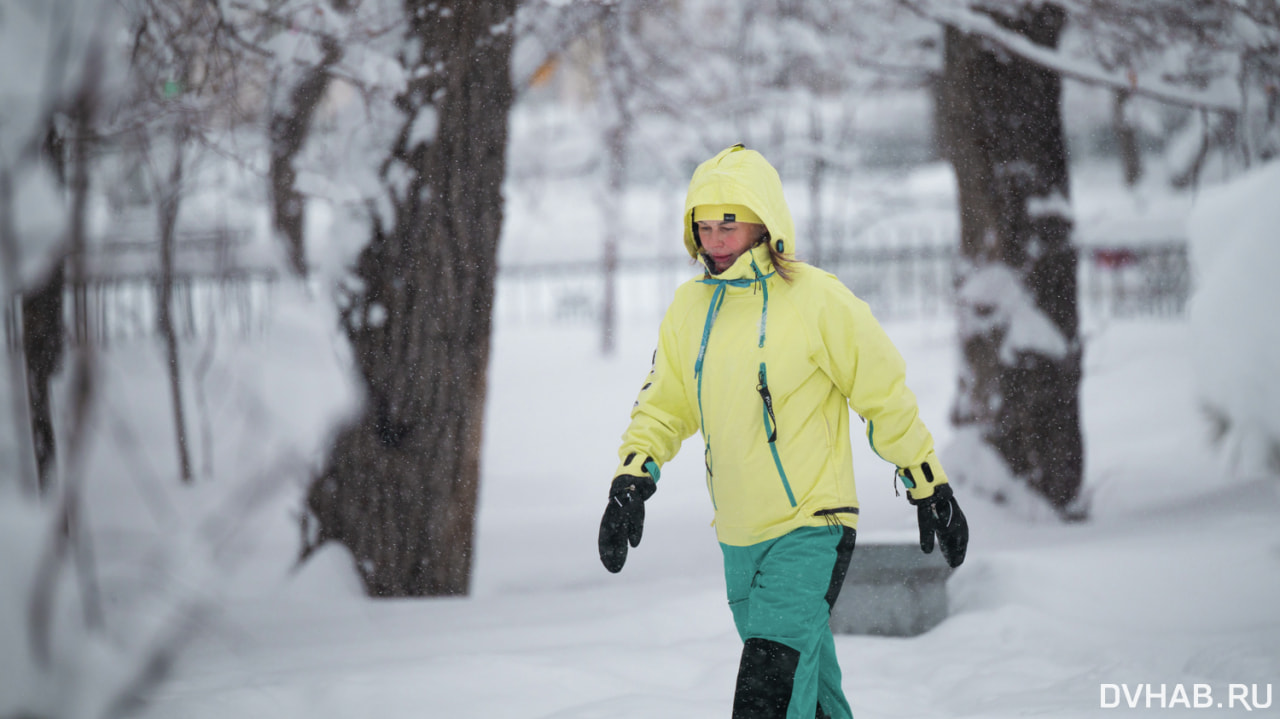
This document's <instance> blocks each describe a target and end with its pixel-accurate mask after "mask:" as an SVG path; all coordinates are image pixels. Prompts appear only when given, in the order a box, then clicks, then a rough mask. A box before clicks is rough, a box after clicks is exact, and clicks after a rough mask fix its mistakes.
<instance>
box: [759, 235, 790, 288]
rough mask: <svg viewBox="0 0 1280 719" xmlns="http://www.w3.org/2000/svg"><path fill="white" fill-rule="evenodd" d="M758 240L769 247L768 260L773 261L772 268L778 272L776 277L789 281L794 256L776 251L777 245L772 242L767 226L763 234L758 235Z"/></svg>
mask: <svg viewBox="0 0 1280 719" xmlns="http://www.w3.org/2000/svg"><path fill="white" fill-rule="evenodd" d="M760 241H761V242H763V243H764V244H765V246H766V247H768V248H769V261H770V262H772V263H773V269H774V271H775V272H777V273H778V277H781V278H782V281H783V282H788V283H789V282H791V273H792V272H793V271H794V270H795V268H794V267H793V266H792V263H794V262H795V261H796V258H794V257H792V256H791V255H787V254H783V253H781V252H779V251H778V248H777V246H776V245H774V244H773V238H772V237H770V236H769V230H768V228H765V231H764V234H763V235H761V236H760Z"/></svg>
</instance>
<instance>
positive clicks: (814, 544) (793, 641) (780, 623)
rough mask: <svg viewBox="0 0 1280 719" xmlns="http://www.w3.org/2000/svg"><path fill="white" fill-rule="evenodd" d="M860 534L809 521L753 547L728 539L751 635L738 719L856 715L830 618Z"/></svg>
mask: <svg viewBox="0 0 1280 719" xmlns="http://www.w3.org/2000/svg"><path fill="white" fill-rule="evenodd" d="M856 535H857V533H856V532H855V531H854V530H853V529H851V528H849V527H843V526H831V527H802V528H800V529H797V530H794V531H792V532H790V533H788V534H785V535H783V536H781V537H778V538H777V539H772V540H769V541H767V542H761V543H760V544H754V545H751V546H749V547H733V546H729V545H726V544H721V545H720V548H721V550H722V551H723V552H724V577H725V586H726V589H727V591H728V595H729V608H730V609H731V610H732V611H733V622H734V624H735V625H737V627H738V635H739V636H741V637H742V641H743V647H742V660H741V664H740V666H739V668H738V684H737V689H736V691H735V693H734V710H733V717H734V719H766V718H767V719H783V718H784V717H785V719H814V717H815V716H816V717H830V719H852V717H853V712H852V710H851V709H850V708H849V702H848V701H847V700H846V699H845V696H844V689H843V688H842V687H841V685H840V665H839V663H838V662H837V661H836V647H835V640H834V638H833V637H832V636H831V626H830V624H829V621H830V617H831V607H832V606H833V605H834V604H835V601H836V597H837V596H838V595H839V593H840V587H841V585H842V584H843V583H844V577H845V573H846V571H848V568H849V560H850V558H851V557H852V555H853V545H854V540H855V537H856Z"/></svg>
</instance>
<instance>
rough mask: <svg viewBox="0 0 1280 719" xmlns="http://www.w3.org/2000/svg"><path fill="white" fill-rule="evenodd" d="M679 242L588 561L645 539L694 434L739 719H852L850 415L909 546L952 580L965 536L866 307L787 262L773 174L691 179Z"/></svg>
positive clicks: (789, 254)
mask: <svg viewBox="0 0 1280 719" xmlns="http://www.w3.org/2000/svg"><path fill="white" fill-rule="evenodd" d="M684 244H685V248H686V249H687V250H688V252H689V254H690V255H692V256H693V257H695V258H697V259H698V260H699V261H700V262H702V264H703V265H704V266H705V268H706V274H705V275H704V276H703V277H702V278H700V279H695V280H691V281H689V282H687V283H685V284H684V285H682V286H681V287H680V288H679V289H678V290H676V295H675V299H674V300H673V301H672V303H671V306H670V307H669V308H668V310H667V313H666V316H665V317H664V319H663V321H662V325H661V329H660V332H659V338H658V348H657V352H656V353H655V354H654V362H653V368H652V370H651V371H650V373H649V376H648V377H647V379H646V380H645V383H644V386H643V387H642V388H641V390H640V396H639V399H638V400H637V402H636V404H635V407H634V408H633V409H632V411H631V424H630V426H628V427H627V430H626V432H625V433H624V434H623V438H622V447H621V449H620V450H619V458H620V459H621V464H620V466H619V467H618V469H617V471H616V472H615V478H614V480H613V485H612V487H611V489H610V492H609V503H608V507H607V509H606V510H605V513H604V518H603V520H602V521H601V523H600V540H599V544H600V559H601V561H602V562H603V563H604V565H605V567H606V568H607V569H608V570H609V571H611V572H618V571H620V570H621V569H622V566H623V563H624V562H625V561H626V558H627V546H628V544H629V545H630V546H632V547H634V546H637V545H638V544H639V542H640V536H641V532H642V530H643V522H644V502H645V500H647V499H648V498H649V497H650V496H651V495H652V494H653V493H654V491H655V490H656V489H657V481H658V477H659V474H660V468H661V467H662V465H663V464H665V463H666V462H667V461H668V460H670V459H671V458H672V457H674V456H675V454H676V452H677V450H679V448H680V445H681V443H682V442H683V441H684V440H685V439H686V438H687V437H689V436H690V435H692V434H693V433H694V432H695V431H698V430H700V431H701V432H702V438H703V441H704V442H705V460H706V470H707V471H706V481H707V490H708V492H709V493H710V495H711V503H712V506H713V508H714V510H715V528H716V535H717V538H718V539H719V542H720V546H721V548H722V550H723V553H724V571H725V583H726V589H727V593H728V597H729V608H730V609H731V610H732V612H733V620H734V623H735V624H736V625H737V628H738V633H739V635H741V637H742V640H743V647H742V657H741V663H740V664H739V668H738V679H737V687H736V690H735V695H734V704H733V716H734V719H755V718H757V717H759V718H763V717H771V718H772V717H777V718H779V719H781V718H782V717H787V718H788V719H810V718H811V717H815V716H816V717H830V718H831V719H849V718H850V717H851V716H852V714H851V712H850V709H849V703H848V701H846V699H845V696H844V691H843V689H842V688H841V684H840V667H839V665H838V663H837V661H836V653H835V642H834V639H833V637H832V635H831V629H830V626H829V624H828V619H829V614H830V611H831V607H832V605H833V604H834V603H835V600H836V596H837V594H838V593H839V591H840V586H841V584H842V583H843V581H844V575H845V571H846V570H847V568H848V566H849V560H850V557H851V555H852V553H853V546H854V538H855V534H856V528H857V525H858V500H857V495H856V492H855V490H854V481H853V456H852V448H851V446H850V440H849V409H848V408H852V409H853V411H854V412H857V413H858V414H859V415H860V416H861V417H862V418H863V419H864V420H865V421H866V428H867V429H866V433H867V439H868V441H869V442H870V443H871V446H872V448H873V449H874V450H875V451H876V453H877V454H878V455H879V456H880V457H882V458H884V459H885V460H887V461H889V462H891V463H893V464H895V465H896V466H897V467H898V470H897V476H898V478H899V479H901V481H902V483H903V484H904V485H905V487H906V489H907V499H908V500H909V501H910V502H911V503H912V504H914V505H915V506H916V511H917V517H918V520H919V524H920V543H921V548H922V549H923V550H924V551H925V552H930V551H932V550H933V543H934V536H935V534H936V535H937V537H938V540H939V544H940V545H941V548H942V552H943V555H944V556H945V557H946V560H947V562H948V563H949V564H950V565H951V566H953V567H955V566H959V564H960V563H961V562H962V561H964V554H965V549H966V545H967V544H968V526H967V524H966V522H965V518H964V515H963V514H962V513H961V512H960V507H959V505H957V503H956V500H955V497H954V496H953V494H952V491H951V487H950V486H949V485H948V484H947V475H946V473H945V472H944V471H943V469H942V464H941V463H940V462H939V461H938V457H937V455H936V454H935V453H934V447H933V438H932V437H931V435H930V434H929V431H928V429H926V428H925V426H924V424H923V423H922V422H921V421H920V417H919V411H918V408H917V406H916V399H915V395H914V394H912V392H911V390H909V389H908V388H907V386H906V384H905V364H904V362H903V360H902V357H901V355H899V353H898V351H897V349H896V348H895V347H894V346H893V343H892V342H890V340H889V338H888V337H887V336H886V335H885V333H884V331H883V330H882V329H881V328H880V325H879V323H877V322H876V320H875V318H874V317H872V315H871V312H870V310H869V309H868V308H867V305H866V303H864V302H863V301H861V300H859V299H858V298H857V297H855V296H854V295H853V294H852V293H851V292H850V291H849V290H848V289H847V288H846V287H845V286H844V285H843V284H841V283H840V281H839V280H837V279H836V278H835V277H834V276H832V275H830V274H827V273H826V272H823V271H821V270H819V269H817V268H815V267H812V266H810V265H807V264H804V263H802V262H798V261H796V260H794V259H793V257H794V252H795V235H794V231H793V225H792V221H791V213H790V211H789V210H788V209H787V204H786V200H785V199H784V198H783V194H782V183H781V181H780V180H779V178H778V173H777V171H775V170H774V168H773V167H772V166H771V165H770V164H769V163H768V161H766V160H765V159H764V157H762V156H761V155H760V154H759V153H757V152H754V151H752V150H747V149H746V148H744V147H743V146H742V145H735V146H733V147H730V148H728V149H726V150H724V151H723V152H721V153H719V154H718V155H716V156H715V157H713V158H711V159H710V160H708V161H707V162H705V163H703V164H702V165H700V166H699V167H698V169H697V170H696V171H695V172H694V174H693V179H692V181H691V182H690V184H689V192H688V196H687V198H686V200H685V210H684Z"/></svg>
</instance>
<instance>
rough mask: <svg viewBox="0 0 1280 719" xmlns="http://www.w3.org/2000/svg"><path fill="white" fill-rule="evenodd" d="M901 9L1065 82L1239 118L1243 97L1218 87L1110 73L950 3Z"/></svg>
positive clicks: (915, 3) (907, 1)
mask: <svg viewBox="0 0 1280 719" xmlns="http://www.w3.org/2000/svg"><path fill="white" fill-rule="evenodd" d="M898 2H900V3H901V4H902V5H904V6H906V7H908V8H910V9H911V10H913V11H915V12H916V13H918V14H919V15H920V16H921V17H925V18H928V19H930V20H932V21H934V22H937V23H939V24H941V25H944V26H949V27H954V28H956V29H957V30H959V31H961V32H964V33H968V34H972V35H980V36H982V37H984V38H986V39H987V40H989V41H991V42H993V43H995V44H996V45H998V46H1000V47H1001V48H1003V49H1005V50H1006V51H1008V52H1010V53H1013V54H1015V55H1017V56H1019V57H1022V58H1024V59H1026V60H1028V61H1030V62H1033V63H1035V64H1037V65H1040V66H1042V67H1045V68H1048V69H1051V70H1054V71H1056V72H1058V73H1059V74H1061V75H1062V76H1063V77H1066V78H1070V79H1073V80H1077V81H1080V82H1084V83H1087V84H1090V85H1098V86H1102V87H1110V88H1115V89H1118V90H1125V91H1127V92H1129V93H1131V94H1133V95H1139V96H1143V97H1148V98H1151V99H1153V100H1158V101H1160V102H1164V103H1168V104H1171V105H1179V106H1183V107H1189V108H1193V109H1203V110H1212V111H1215V112H1222V113H1228V114H1235V113H1237V112H1239V108H1240V102H1241V96H1240V93H1239V90H1238V88H1235V87H1233V86H1232V85H1230V84H1226V83H1219V84H1218V85H1217V86H1216V87H1214V88H1213V89H1211V90H1206V91H1197V90H1192V89H1187V88H1184V87H1179V86H1177V85H1173V84H1170V83H1168V82H1165V81H1163V80H1161V79H1158V78H1154V77H1150V76H1145V75H1142V74H1139V73H1136V72H1135V73H1131V72H1128V71H1118V70H1108V69H1105V68H1103V67H1101V66H1100V65H1099V64H1098V63H1095V62H1090V61H1088V60H1084V59H1081V58H1075V57H1071V56H1070V55H1068V54H1067V53H1065V52H1063V51H1062V50H1059V49H1055V48H1049V47H1044V46H1042V45H1038V44H1036V43H1034V42H1032V41H1031V40H1030V39H1028V38H1027V37H1026V36H1024V35H1021V34H1019V33H1017V32H1014V31H1013V30H1010V29H1008V28H1005V27H1003V26H1001V25H1000V24H999V23H997V22H996V21H995V20H993V19H992V18H991V16H990V15H987V14H986V13H983V12H981V11H978V10H974V9H970V8H967V7H964V6H956V5H955V4H954V3H951V2H939V1H938V0H898Z"/></svg>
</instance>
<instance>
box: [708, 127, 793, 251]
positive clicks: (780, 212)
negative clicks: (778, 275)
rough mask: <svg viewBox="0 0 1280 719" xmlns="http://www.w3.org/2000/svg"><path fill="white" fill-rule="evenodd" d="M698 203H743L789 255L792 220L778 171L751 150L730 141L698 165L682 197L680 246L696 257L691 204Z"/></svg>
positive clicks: (775, 245) (774, 243) (778, 247)
mask: <svg viewBox="0 0 1280 719" xmlns="http://www.w3.org/2000/svg"><path fill="white" fill-rule="evenodd" d="M698 205H746V206H747V207H749V208H751V210H752V211H753V212H755V213H756V214H757V215H759V216H760V219H761V220H764V224H765V227H767V228H769V236H770V237H772V238H773V245H774V247H775V249H777V250H778V251H779V252H781V253H784V254H789V255H793V254H794V253H795V251H796V248H795V224H794V223H793V222H792V221H791V210H789V209H788V208H787V200H786V198H784V197H783V196H782V180H781V179H779V178H778V171H777V170H775V169H773V165H770V164H769V161H768V160H766V159H764V156H763V155H761V154H760V153H758V152H756V151H755V150H748V149H747V148H746V147H743V146H742V145H734V146H733V147H729V148H726V149H724V150H721V151H720V154H718V155H716V156H715V157H713V158H711V159H710V160H707V161H706V162H704V163H702V164H701V165H698V169H697V170H694V173H693V179H692V180H690V181H689V193H688V195H686V196H685V201H684V247H685V249H686V250H687V251H688V252H689V256H690V257H693V258H694V259H697V258H698V243H697V240H696V239H695V238H694V235H693V208H694V207H696V206H698Z"/></svg>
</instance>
